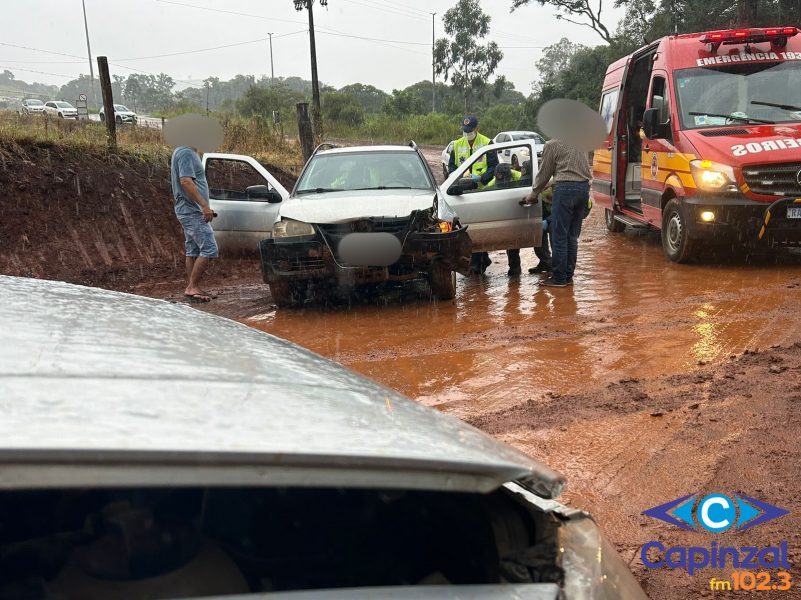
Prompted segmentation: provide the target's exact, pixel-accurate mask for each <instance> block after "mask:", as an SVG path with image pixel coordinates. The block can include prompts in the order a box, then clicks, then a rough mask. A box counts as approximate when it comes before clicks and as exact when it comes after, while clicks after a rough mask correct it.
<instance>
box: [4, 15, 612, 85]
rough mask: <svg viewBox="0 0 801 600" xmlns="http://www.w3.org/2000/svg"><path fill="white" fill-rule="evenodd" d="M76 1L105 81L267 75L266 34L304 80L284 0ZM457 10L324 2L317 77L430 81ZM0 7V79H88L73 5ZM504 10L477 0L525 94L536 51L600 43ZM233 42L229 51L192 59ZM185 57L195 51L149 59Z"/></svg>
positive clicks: (301, 48) (298, 40) (279, 72)
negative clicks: (445, 18) (435, 54)
mask: <svg viewBox="0 0 801 600" xmlns="http://www.w3.org/2000/svg"><path fill="white" fill-rule="evenodd" d="M85 2H86V11H87V17H88V21H89V34H90V42H91V47H92V55H93V57H97V56H98V55H106V56H108V59H109V63H111V64H112V67H111V70H112V73H116V74H119V75H123V76H127V75H128V74H130V73H133V72H137V71H142V72H148V73H159V72H165V73H168V74H169V75H171V76H172V77H173V78H174V79H176V80H177V81H178V87H179V88H183V87H186V86H187V85H188V84H190V83H193V84H195V85H198V84H199V82H200V81H202V79H204V78H205V77H207V76H210V75H214V76H217V77H220V78H221V79H230V78H231V77H233V76H234V75H236V74H237V73H244V74H252V75H256V76H260V75H268V76H269V74H270V49H269V44H268V42H267V41H266V40H267V37H268V36H267V34H268V33H269V32H272V33H273V60H274V65H275V75H276V77H279V76H284V77H288V76H293V75H294V76H300V77H303V78H305V79H309V78H310V76H311V68H310V64H309V42H308V34H307V32H306V30H307V21H306V19H307V14H306V12H305V11H303V12H296V11H295V9H294V6H293V2H292V1H291V0H227V1H226V2H220V1H218V0H124V1H123V0H85ZM454 4H456V1H455V0H404V1H398V2H393V1H392V0H329V7H328V8H323V7H321V6H319V4H316V6H315V10H314V15H315V26H316V29H317V58H318V71H319V77H320V80H321V81H322V82H324V83H328V84H331V85H333V86H335V87H341V86H343V85H346V84H349V83H354V82H361V83H366V84H372V85H375V86H376V87H378V88H381V89H383V90H386V91H388V92H390V91H392V89H393V88H403V87H406V86H407V85H410V84H412V83H415V82H417V81H421V80H424V79H427V80H430V78H431V14H430V13H431V12H436V13H438V14H437V16H436V17H435V23H436V32H437V37H438V38H439V37H442V36H443V35H444V31H443V27H442V22H441V20H440V19H441V17H442V15H443V13H444V12H445V11H446V10H448V8H450V7H451V6H453V5H454ZM607 4H608V5H609V7H610V9H609V15H608V17H607V20H606V21H605V23H606V24H607V26H609V25H615V26H616V21H617V19H618V18H619V17H620V16H621V11H614V10H612V9H611V5H612V2H607ZM0 5H2V9H0V14H2V25H1V27H2V31H3V35H2V37H1V38H0V70H2V69H8V70H10V71H13V72H14V73H15V75H16V77H17V78H18V79H23V80H25V81H40V82H43V83H50V84H58V85H60V84H63V83H66V82H67V81H69V80H70V79H73V78H75V77H76V76H77V75H78V74H79V73H88V72H89V64H88V60H86V59H85V58H84V60H81V58H82V57H86V56H87V51H86V38H85V34H84V24H83V15H82V10H81V0H35V2H30V1H27V2H18V1H16V0H0ZM510 6H511V0H485V1H484V2H482V8H483V9H484V11H485V12H487V13H489V14H491V17H492V21H491V39H493V40H494V41H496V42H497V43H498V44H499V45H500V46H501V47H502V48H503V52H504V59H503V61H502V63H501V65H500V68H499V74H503V75H505V76H506V77H507V78H508V79H509V80H511V81H512V82H513V83H514V84H515V87H516V88H517V89H518V90H520V91H521V92H523V93H524V94H528V93H529V91H530V85H531V82H532V81H533V80H535V79H536V75H537V74H536V70H535V68H534V63H535V62H536V61H537V60H538V59H539V58H540V56H541V52H542V51H541V49H540V48H539V47H543V46H548V45H550V44H552V43H554V42H557V41H558V40H559V39H560V38H562V37H568V38H570V39H571V40H573V41H576V42H581V43H584V44H587V45H597V44H598V43H599V42H600V38H599V37H598V36H597V34H595V32H593V31H592V30H591V29H589V28H586V27H581V26H578V25H572V24H570V23H566V22H564V21H560V20H557V19H556V18H555V17H554V16H553V14H552V10H551V9H550V8H548V7H540V6H539V5H537V4H536V3H535V2H532V4H531V5H530V6H527V7H525V8H521V9H518V10H517V11H515V12H514V13H511V14H510V12H509V7H510ZM235 13H236V14H235ZM610 28H611V27H610ZM348 36H356V37H348ZM358 38H372V39H370V40H366V39H358ZM379 40H382V41H379ZM387 40H389V41H387ZM243 42H251V43H243ZM231 44H238V45H235V46H230V47H227V48H218V49H214V50H207V51H199V50H203V49H207V48H211V47H217V46H228V45H231ZM15 46H24V47H26V48H27V49H23V48H18V47H15ZM42 51H48V52H50V53H46V52H42ZM188 51H192V53H190V54H181V55H178V56H163V57H159V58H150V57H153V56H154V55H163V54H172V53H179V52H188ZM54 53H56V54H54ZM62 54H63V55H69V56H63V55H62ZM126 67H127V68H126ZM23 69H26V70H24V71H23Z"/></svg>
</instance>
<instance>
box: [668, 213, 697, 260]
mask: <svg viewBox="0 0 801 600" xmlns="http://www.w3.org/2000/svg"><path fill="white" fill-rule="evenodd" d="M662 249H663V250H664V251H665V255H666V256H667V257H668V258H669V259H670V260H672V261H673V262H677V263H683V262H687V261H689V260H690V259H692V258H693V256H694V251H695V248H694V244H693V241H692V240H691V239H690V237H689V235H688V231H687V218H686V217H685V216H684V212H683V211H682V210H681V204H679V201H678V200H676V199H675V198H674V199H673V200H671V201H670V202H668V203H667V205H666V206H665V210H663V211H662Z"/></svg>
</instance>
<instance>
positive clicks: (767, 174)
mask: <svg viewBox="0 0 801 600" xmlns="http://www.w3.org/2000/svg"><path fill="white" fill-rule="evenodd" d="M743 178H744V179H745V182H746V183H747V184H748V187H750V188H751V191H752V192H754V193H755V194H765V195H768V196H801V182H800V181H799V180H801V162H794V163H783V164H774V165H752V166H749V167H743Z"/></svg>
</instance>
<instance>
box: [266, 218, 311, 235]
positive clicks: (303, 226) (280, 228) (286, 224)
mask: <svg viewBox="0 0 801 600" xmlns="http://www.w3.org/2000/svg"><path fill="white" fill-rule="evenodd" d="M304 235H314V227H312V226H311V225H309V224H308V223H304V222H303V221H295V220H294V219H281V220H280V221H278V222H277V223H276V224H275V225H273V238H288V237H302V236H304Z"/></svg>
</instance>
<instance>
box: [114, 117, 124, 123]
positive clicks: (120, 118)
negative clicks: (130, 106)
mask: <svg viewBox="0 0 801 600" xmlns="http://www.w3.org/2000/svg"><path fill="white" fill-rule="evenodd" d="M114 120H115V121H116V122H117V125H122V117H117V118H116V119H114Z"/></svg>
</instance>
